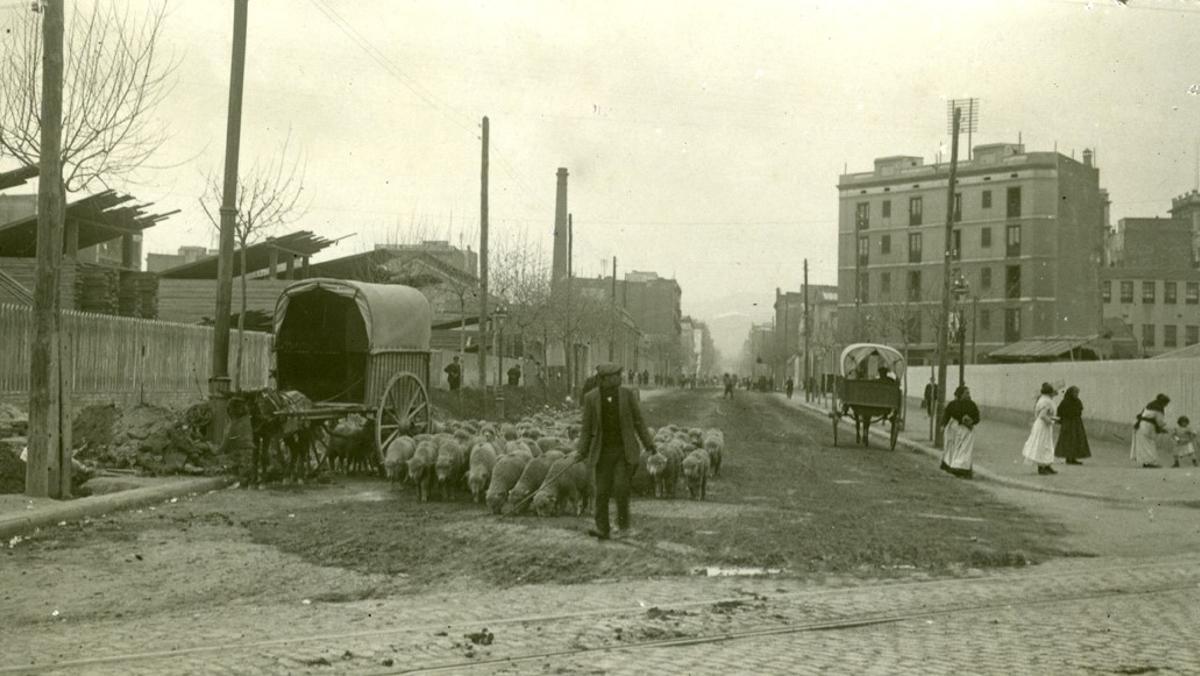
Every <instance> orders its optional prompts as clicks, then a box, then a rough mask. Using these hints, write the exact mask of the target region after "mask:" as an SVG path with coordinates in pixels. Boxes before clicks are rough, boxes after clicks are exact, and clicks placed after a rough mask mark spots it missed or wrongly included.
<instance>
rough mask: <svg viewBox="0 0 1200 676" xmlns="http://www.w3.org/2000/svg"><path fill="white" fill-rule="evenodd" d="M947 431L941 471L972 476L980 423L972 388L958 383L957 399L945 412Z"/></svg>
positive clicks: (944, 425)
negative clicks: (972, 398) (977, 427)
mask: <svg viewBox="0 0 1200 676" xmlns="http://www.w3.org/2000/svg"><path fill="white" fill-rule="evenodd" d="M941 422H942V426H943V427H945V428H946V431H945V443H944V446H945V450H944V451H943V452H942V465H941V468H942V471H943V472H948V473H950V474H953V475H954V476H956V477H959V478H960V479H970V478H971V475H972V465H973V464H974V455H975V426H976V425H978V424H979V407H978V406H976V405H975V402H973V401H971V390H970V389H968V388H967V386H966V385H959V387H958V389H956V390H954V401H952V402H950V404H949V405H948V406H946V410H945V411H944V412H943V414H942V421H941Z"/></svg>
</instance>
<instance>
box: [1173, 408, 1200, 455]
mask: <svg viewBox="0 0 1200 676" xmlns="http://www.w3.org/2000/svg"><path fill="white" fill-rule="evenodd" d="M1176 422H1177V426H1176V427H1175V433H1174V434H1173V435H1172V439H1173V441H1174V442H1175V464H1174V465H1171V466H1172V467H1179V466H1181V465H1182V464H1183V463H1184V462H1186V461H1188V460H1191V461H1192V467H1196V466H1198V465H1200V462H1197V460H1196V433H1195V432H1194V431H1192V428H1191V427H1189V425H1190V424H1191V421H1190V420H1188V417H1187V416H1186V415H1181V416H1179V420H1178V421H1176Z"/></svg>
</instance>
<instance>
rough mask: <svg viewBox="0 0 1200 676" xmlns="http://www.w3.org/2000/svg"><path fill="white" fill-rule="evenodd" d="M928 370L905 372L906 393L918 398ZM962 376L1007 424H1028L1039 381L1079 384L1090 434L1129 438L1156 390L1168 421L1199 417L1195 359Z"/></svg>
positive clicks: (954, 374) (953, 383) (993, 368)
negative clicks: (1165, 401)
mask: <svg viewBox="0 0 1200 676" xmlns="http://www.w3.org/2000/svg"><path fill="white" fill-rule="evenodd" d="M929 374H930V368H929V367H928V366H917V367H913V368H912V369H911V370H910V371H909V372H908V388H909V394H910V395H915V396H917V397H919V396H920V392H921V390H922V388H923V387H924V384H925V383H927V382H928V381H929ZM965 379H966V381H967V385H969V386H970V387H971V397H972V398H973V399H974V400H975V401H976V402H977V403H978V404H979V405H980V406H983V407H984V414H985V416H986V415H988V414H989V412H990V413H991V415H993V416H996V417H1000V418H1004V419H1006V420H1008V421H1010V422H1022V423H1029V422H1032V420H1033V404H1034V400H1035V399H1036V397H1037V393H1038V389H1039V388H1040V387H1041V384H1042V383H1043V382H1049V383H1052V384H1054V383H1058V384H1062V385H1064V386H1070V385H1075V386H1077V387H1079V390H1080V394H1079V396H1080V398H1081V399H1082V400H1083V406H1084V411H1083V413H1084V418H1085V421H1086V422H1087V423H1088V432H1089V434H1097V433H1105V434H1115V435H1117V436H1119V437H1121V438H1128V436H1129V431H1130V429H1131V428H1132V425H1133V417H1134V416H1135V415H1137V414H1138V412H1140V411H1141V410H1142V407H1143V406H1145V405H1146V403H1147V402H1149V401H1150V400H1152V399H1153V398H1154V395H1156V394H1158V393H1159V392H1162V393H1164V394H1166V395H1167V396H1169V397H1171V405H1170V406H1169V407H1167V417H1168V419H1169V420H1171V421H1172V422H1174V420H1175V418H1177V417H1179V416H1181V415H1186V416H1188V417H1190V418H1193V419H1195V418H1196V417H1197V416H1200V359H1130V360H1120V361H1090V362H1087V361H1084V362H1053V363H1048V364H988V365H968V366H967V368H966V375H965ZM947 380H948V381H949V387H950V391H951V392H953V391H954V388H956V387H958V368H957V367H951V368H950V369H949V371H948V375H947Z"/></svg>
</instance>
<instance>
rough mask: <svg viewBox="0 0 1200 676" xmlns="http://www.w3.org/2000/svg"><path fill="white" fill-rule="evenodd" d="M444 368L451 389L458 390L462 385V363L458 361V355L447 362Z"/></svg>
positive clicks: (452, 390)
mask: <svg viewBox="0 0 1200 676" xmlns="http://www.w3.org/2000/svg"><path fill="white" fill-rule="evenodd" d="M442 370H443V371H445V372H446V384H447V385H449V386H450V391H451V392H455V391H457V390H458V388H459V386H460V385H462V364H460V363H458V357H455V358H454V361H452V362H450V363H449V364H446V368H444V369H442Z"/></svg>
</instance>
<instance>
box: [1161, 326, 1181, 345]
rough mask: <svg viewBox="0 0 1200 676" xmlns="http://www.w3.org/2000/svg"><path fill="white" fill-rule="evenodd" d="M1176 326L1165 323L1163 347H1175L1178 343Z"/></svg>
mask: <svg viewBox="0 0 1200 676" xmlns="http://www.w3.org/2000/svg"><path fill="white" fill-rule="evenodd" d="M1178 330H1179V327H1178V326H1175V325H1174V324H1167V325H1166V326H1164V327H1163V347H1175V345H1176V344H1177V343H1178V334H1177V333H1176V332H1177V331H1178Z"/></svg>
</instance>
